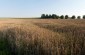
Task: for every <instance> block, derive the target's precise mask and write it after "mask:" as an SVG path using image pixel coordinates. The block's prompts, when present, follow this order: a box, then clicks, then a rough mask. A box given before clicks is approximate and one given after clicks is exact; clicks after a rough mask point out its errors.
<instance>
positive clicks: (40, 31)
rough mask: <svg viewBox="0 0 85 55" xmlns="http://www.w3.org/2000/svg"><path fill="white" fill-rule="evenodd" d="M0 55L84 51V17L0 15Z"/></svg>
mask: <svg viewBox="0 0 85 55" xmlns="http://www.w3.org/2000/svg"><path fill="white" fill-rule="evenodd" d="M0 55H85V20H83V19H81V20H79V19H75V20H74V19H73V20H72V19H67V20H65V19H63V20H62V19H0Z"/></svg>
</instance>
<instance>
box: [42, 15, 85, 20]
mask: <svg viewBox="0 0 85 55" xmlns="http://www.w3.org/2000/svg"><path fill="white" fill-rule="evenodd" d="M41 18H42V19H76V18H77V19H81V16H77V17H76V16H75V15H73V16H72V17H69V16H68V15H65V16H64V15H61V16H59V15H56V14H52V15H51V14H49V15H48V14H42V15H41ZM82 18H83V19H85V15H83V17H82Z"/></svg>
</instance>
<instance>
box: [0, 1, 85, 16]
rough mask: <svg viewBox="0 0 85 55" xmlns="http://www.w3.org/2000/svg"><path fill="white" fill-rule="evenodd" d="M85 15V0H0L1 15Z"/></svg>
mask: <svg viewBox="0 0 85 55" xmlns="http://www.w3.org/2000/svg"><path fill="white" fill-rule="evenodd" d="M41 14H57V15H69V16H72V15H76V16H78V15H80V16H82V15H85V0H0V17H40V16H41Z"/></svg>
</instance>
